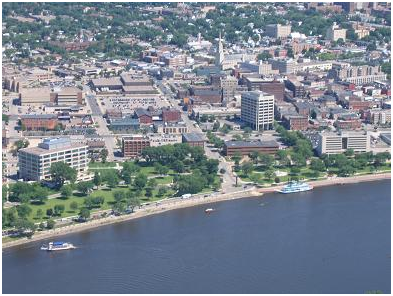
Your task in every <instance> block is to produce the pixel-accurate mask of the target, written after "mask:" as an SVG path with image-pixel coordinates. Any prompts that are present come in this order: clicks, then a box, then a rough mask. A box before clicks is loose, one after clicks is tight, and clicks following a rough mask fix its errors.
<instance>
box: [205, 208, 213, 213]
mask: <svg viewBox="0 0 393 296" xmlns="http://www.w3.org/2000/svg"><path fill="white" fill-rule="evenodd" d="M214 211H215V209H212V208H207V209H206V210H205V213H207V214H208V213H211V212H214Z"/></svg>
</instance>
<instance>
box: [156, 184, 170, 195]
mask: <svg viewBox="0 0 393 296" xmlns="http://www.w3.org/2000/svg"><path fill="white" fill-rule="evenodd" d="M167 191H168V189H167V188H166V187H165V186H161V187H160V188H158V193H157V196H160V197H162V196H164V195H165V194H166V193H167Z"/></svg>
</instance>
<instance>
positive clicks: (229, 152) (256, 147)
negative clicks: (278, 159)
mask: <svg viewBox="0 0 393 296" xmlns="http://www.w3.org/2000/svg"><path fill="white" fill-rule="evenodd" d="M278 149H279V144H278V143H277V142H276V141H226V142H225V143H224V154H225V155H226V156H233V155H235V154H237V153H240V154H241V155H242V156H245V155H249V154H250V153H252V152H260V153H267V154H274V153H276V152H277V150H278Z"/></svg>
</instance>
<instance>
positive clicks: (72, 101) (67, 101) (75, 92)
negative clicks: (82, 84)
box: [51, 87, 85, 106]
mask: <svg viewBox="0 0 393 296" xmlns="http://www.w3.org/2000/svg"><path fill="white" fill-rule="evenodd" d="M51 102H55V103H56V104H58V105H66V106H75V105H84V104H85V99H84V95H83V92H82V91H81V90H80V89H79V88H77V87H65V88H62V89H61V90H59V91H54V92H53V93H51Z"/></svg>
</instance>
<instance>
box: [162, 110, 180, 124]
mask: <svg viewBox="0 0 393 296" xmlns="http://www.w3.org/2000/svg"><path fill="white" fill-rule="evenodd" d="M162 121H163V122H178V121H181V114H180V111H179V110H176V109H170V108H166V109H162Z"/></svg>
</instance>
